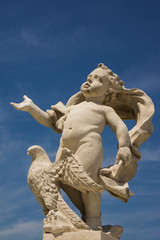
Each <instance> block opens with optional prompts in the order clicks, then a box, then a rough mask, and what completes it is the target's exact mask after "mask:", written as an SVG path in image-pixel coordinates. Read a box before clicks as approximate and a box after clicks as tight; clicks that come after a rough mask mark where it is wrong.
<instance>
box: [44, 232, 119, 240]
mask: <svg viewBox="0 0 160 240" xmlns="http://www.w3.org/2000/svg"><path fill="white" fill-rule="evenodd" d="M43 240H118V238H115V237H113V236H112V235H111V234H110V233H104V232H101V231H87V230H81V231H78V232H66V233H63V234H61V235H59V236H58V235H56V236H54V235H53V234H51V233H44V235H43Z"/></svg>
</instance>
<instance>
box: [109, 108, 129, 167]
mask: <svg viewBox="0 0 160 240" xmlns="http://www.w3.org/2000/svg"><path fill="white" fill-rule="evenodd" d="M106 118H107V122H108V125H109V126H110V128H111V129H112V130H113V131H114V132H115V134H116V137H117V140H118V143H119V151H118V153H117V157H116V162H117V163H118V162H119V161H120V160H123V161H124V162H125V163H126V164H129V163H130V161H131V156H132V154H131V151H130V148H129V147H130V145H131V141H130V137H129V134H128V129H127V127H126V125H125V124H124V122H123V121H122V120H121V118H120V117H119V116H118V115H117V114H116V112H115V111H114V110H113V109H112V108H110V107H107V111H106Z"/></svg>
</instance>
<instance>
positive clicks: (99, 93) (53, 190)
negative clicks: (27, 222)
mask: <svg viewBox="0 0 160 240" xmlns="http://www.w3.org/2000/svg"><path fill="white" fill-rule="evenodd" d="M11 105H12V106H13V107H14V108H16V109H18V110H22V111H26V112H29V113H30V114H31V115H32V117H33V118H34V119H35V120H36V121H38V122H39V123H40V124H42V125H44V126H46V127H50V128H52V129H53V130H54V131H55V132H56V133H62V136H61V140H60V146H59V149H58V151H57V155H56V159H55V162H54V163H51V161H50V160H49V158H48V156H47V154H46V153H45V151H44V150H43V149H42V148H41V147H39V146H32V147H31V148H29V150H28V154H30V155H31V156H32V160H33V162H32V165H31V168H30V170H29V174H28V183H29V185H30V187H31V189H32V191H33V193H34V194H35V195H36V197H37V199H38V201H39V203H40V204H41V206H42V208H43V212H44V214H45V215H46V218H45V220H44V231H47V232H52V233H58V232H65V231H76V230H77V229H91V230H98V229H99V230H100V229H102V224H101V210H100V206H101V192H102V191H104V190H107V191H108V192H109V193H110V194H111V195H112V196H114V197H116V198H118V199H120V200H121V201H123V202H127V201H128V199H129V198H130V197H131V196H133V193H132V192H131V190H129V185H128V181H129V180H131V179H132V178H133V177H134V176H135V174H136V171H137V166H138V165H137V162H138V161H139V160H140V158H141V154H140V152H139V151H138V148H139V147H140V145H141V144H142V143H143V142H145V141H146V140H147V139H148V137H149V136H150V135H151V134H152V132H153V126H152V123H151V119H152V116H153V114H154V105H153V103H152V101H151V99H150V98H149V97H148V96H147V95H146V94H145V93H144V92H143V91H142V90H139V89H135V88H134V89H127V88H125V87H124V83H123V81H121V80H120V78H119V76H118V75H116V74H115V73H113V72H112V70H110V69H109V68H108V67H106V66H105V65H104V64H102V63H101V64H99V65H98V68H96V69H95V70H94V71H92V72H91V73H90V74H89V75H88V77H87V81H86V82H84V83H83V84H82V86H81V91H80V92H78V93H76V94H74V95H73V96H72V97H71V98H70V99H69V100H68V102H67V104H66V105H64V104H63V103H62V102H58V103H57V104H56V105H52V106H51V109H50V110H47V111H46V112H44V111H42V110H41V109H40V108H39V107H38V106H36V105H35V104H34V103H33V101H32V100H31V99H30V98H28V97H27V96H26V95H25V96H24V101H23V102H21V103H18V104H17V103H11ZM123 120H135V121H136V124H135V126H134V127H133V128H132V129H131V130H130V131H128V129H127V127H126V125H125V123H124V122H123ZM107 124H108V125H109V127H110V128H111V129H112V130H113V131H114V133H115V135H116V138H117V140H118V152H117V156H116V161H115V164H114V165H112V166H108V167H105V168H101V165H102V162H103V148H102V139H101V133H102V132H103V130H104V128H105V126H106V125H107ZM60 189H63V190H64V191H65V193H66V194H67V195H68V197H69V198H70V200H71V201H72V202H73V204H74V205H75V206H76V207H77V208H78V209H79V210H80V212H81V214H82V219H80V218H79V217H78V216H77V215H76V214H75V213H74V212H73V211H72V210H71V209H70V208H69V206H68V205H67V204H66V203H65V202H64V200H63V198H62V196H61V194H60Z"/></svg>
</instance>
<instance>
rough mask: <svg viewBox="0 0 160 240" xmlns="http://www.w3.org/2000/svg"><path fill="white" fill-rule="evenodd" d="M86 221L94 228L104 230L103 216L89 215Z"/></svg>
mask: <svg viewBox="0 0 160 240" xmlns="http://www.w3.org/2000/svg"><path fill="white" fill-rule="evenodd" d="M85 222H86V223H87V225H88V226H89V227H90V228H91V229H92V230H96V231H100V230H102V224H101V217H87V218H86V220H85Z"/></svg>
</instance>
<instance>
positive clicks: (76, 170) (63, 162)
mask: <svg viewBox="0 0 160 240" xmlns="http://www.w3.org/2000/svg"><path fill="white" fill-rule="evenodd" d="M52 173H53V177H54V176H56V178H58V180H60V181H62V182H63V183H64V184H68V185H70V186H72V187H73V188H76V189H77V190H79V191H81V192H86V191H91V192H102V191H104V189H103V187H102V186H101V185H99V184H97V183H96V182H95V181H94V180H93V179H92V178H91V177H90V176H89V175H88V174H87V173H86V172H85V170H84V169H83V167H82V166H81V164H80V163H79V162H78V160H77V159H76V158H75V156H74V155H73V154H72V153H71V151H70V150H68V149H67V148H65V149H63V150H62V152H61V155H60V158H59V160H58V161H56V162H55V163H53V164H52V167H50V175H52Z"/></svg>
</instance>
